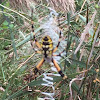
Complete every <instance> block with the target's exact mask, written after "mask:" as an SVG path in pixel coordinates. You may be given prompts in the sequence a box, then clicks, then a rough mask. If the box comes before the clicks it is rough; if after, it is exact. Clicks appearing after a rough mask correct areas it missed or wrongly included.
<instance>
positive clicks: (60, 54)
mask: <svg viewBox="0 0 100 100" xmlns="http://www.w3.org/2000/svg"><path fill="white" fill-rule="evenodd" d="M64 51H65V49H64V50H63V51H62V52H60V53H59V54H57V55H55V54H53V56H61V54H62V53H63V52H64ZM61 57H62V56H61Z"/></svg>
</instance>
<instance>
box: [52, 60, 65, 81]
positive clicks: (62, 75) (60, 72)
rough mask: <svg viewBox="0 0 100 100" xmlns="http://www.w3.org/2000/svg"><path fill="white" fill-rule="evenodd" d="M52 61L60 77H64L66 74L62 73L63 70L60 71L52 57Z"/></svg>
mask: <svg viewBox="0 0 100 100" xmlns="http://www.w3.org/2000/svg"><path fill="white" fill-rule="evenodd" d="M52 62H53V64H54V66H55V67H56V69H57V71H58V73H59V74H60V75H61V77H62V78H63V79H66V78H67V76H66V75H64V74H63V72H62V71H61V68H60V67H59V65H58V64H57V62H56V61H55V60H54V59H52Z"/></svg>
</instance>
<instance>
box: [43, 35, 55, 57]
mask: <svg viewBox="0 0 100 100" xmlns="http://www.w3.org/2000/svg"><path fill="white" fill-rule="evenodd" d="M41 47H42V52H43V55H44V57H45V58H47V57H48V56H51V55H52V50H53V42H52V39H51V38H50V36H44V37H43V38H42V42H41Z"/></svg>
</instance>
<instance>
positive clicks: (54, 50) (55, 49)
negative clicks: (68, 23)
mask: <svg viewBox="0 0 100 100" xmlns="http://www.w3.org/2000/svg"><path fill="white" fill-rule="evenodd" d="M61 33H62V32H61V31H60V34H59V40H58V44H57V46H56V47H55V48H54V49H53V53H54V52H56V51H57V49H58V47H59V44H60V41H61Z"/></svg>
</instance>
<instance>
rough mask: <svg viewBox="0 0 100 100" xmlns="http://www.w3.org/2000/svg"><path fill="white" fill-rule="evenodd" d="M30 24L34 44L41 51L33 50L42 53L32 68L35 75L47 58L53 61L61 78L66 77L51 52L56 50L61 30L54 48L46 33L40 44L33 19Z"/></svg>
mask: <svg viewBox="0 0 100 100" xmlns="http://www.w3.org/2000/svg"><path fill="white" fill-rule="evenodd" d="M31 24H32V32H33V38H34V40H35V44H36V46H37V47H38V48H39V49H40V50H41V51H35V52H37V53H39V54H42V55H43V58H42V60H41V61H40V62H39V63H38V65H37V66H36V67H35V69H34V74H35V75H36V74H37V72H38V71H39V70H40V68H41V66H42V65H43V63H44V62H45V61H48V60H49V61H52V62H53V64H54V66H55V67H56V69H57V71H58V73H59V74H60V75H61V77H62V78H63V79H66V78H67V76H66V75H64V74H63V72H62V71H61V68H60V67H59V65H58V64H57V62H56V61H55V60H54V59H53V56H55V55H53V53H54V52H56V51H57V49H58V47H59V44H60V41H61V31H60V34H59V41H58V44H57V46H56V47H55V48H53V42H52V39H51V38H50V36H48V35H46V36H44V37H43V38H42V41H41V44H40V43H39V42H38V41H37V39H36V38H35V32H34V25H33V21H32V23H31Z"/></svg>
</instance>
